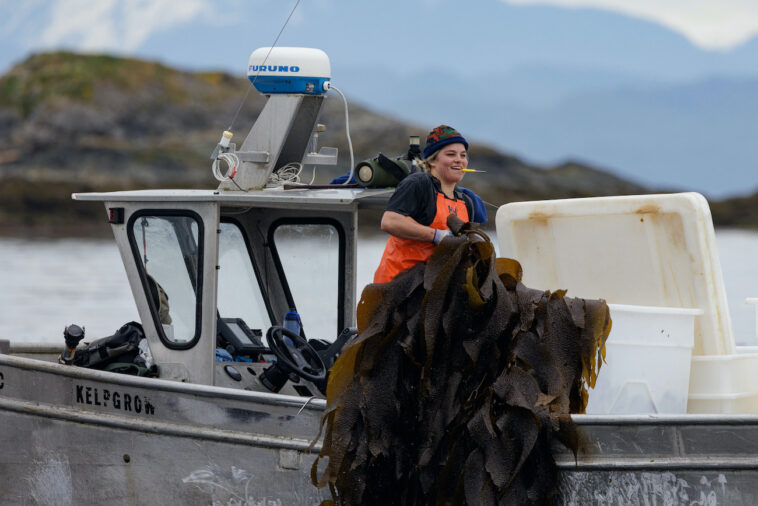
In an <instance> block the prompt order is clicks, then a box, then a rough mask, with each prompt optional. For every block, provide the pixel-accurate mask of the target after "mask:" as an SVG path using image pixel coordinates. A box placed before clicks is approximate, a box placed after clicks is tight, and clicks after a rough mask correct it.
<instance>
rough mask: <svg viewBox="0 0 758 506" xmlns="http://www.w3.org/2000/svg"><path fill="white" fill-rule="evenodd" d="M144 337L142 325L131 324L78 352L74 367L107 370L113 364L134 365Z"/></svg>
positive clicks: (75, 355)
mask: <svg viewBox="0 0 758 506" xmlns="http://www.w3.org/2000/svg"><path fill="white" fill-rule="evenodd" d="M144 337H145V332H144V330H143V329H142V325H140V324H139V323H137V322H129V323H127V324H125V325H123V326H122V327H121V328H120V329H118V330H117V331H116V333H115V334H113V335H112V336H108V337H103V338H100V339H97V340H95V341H92V343H90V344H89V345H88V346H87V347H86V348H84V349H79V350H76V353H74V365H77V366H79V367H89V368H92V369H105V368H106V367H107V366H108V365H109V364H111V363H113V362H124V363H134V362H135V359H136V358H137V356H138V355H139V342H140V340H141V339H144ZM140 360H141V359H140Z"/></svg>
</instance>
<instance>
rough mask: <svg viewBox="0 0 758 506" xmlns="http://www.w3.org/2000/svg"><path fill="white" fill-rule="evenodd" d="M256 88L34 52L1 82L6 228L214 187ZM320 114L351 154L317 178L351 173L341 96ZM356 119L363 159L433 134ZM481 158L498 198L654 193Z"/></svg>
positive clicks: (486, 193)
mask: <svg viewBox="0 0 758 506" xmlns="http://www.w3.org/2000/svg"><path fill="white" fill-rule="evenodd" d="M248 88H249V84H248V82H247V81H246V80H245V79H243V78H238V77H232V76H230V75H228V74H224V73H207V72H206V73H191V72H184V71H179V70H176V69H172V68H170V67H167V66H164V65H161V64H158V63H154V62H146V61H141V60H136V59H124V58H116V57H112V56H102V55H101V56H93V55H80V54H75V53H65V52H58V53H49V54H39V55H35V56H32V57H30V58H29V59H27V60H26V61H25V62H23V63H21V64H19V65H17V66H15V67H14V68H13V69H11V71H9V72H8V73H7V74H5V75H4V76H2V77H0V229H3V228H4V229H5V230H10V229H15V230H18V228H19V227H22V226H24V225H31V226H35V227H39V226H45V224H47V226H49V228H56V227H66V226H69V227H70V225H71V221H72V220H82V219H86V218H87V216H89V217H90V218H93V217H95V216H96V217H97V218H98V219H99V217H100V213H101V210H100V209H97V210H95V209H94V208H92V211H86V212H85V211H83V213H84V214H77V213H78V211H75V212H73V214H72V211H70V210H69V209H71V208H72V205H71V203H70V201H68V199H69V196H70V193H71V191H78V190H94V189H99V190H104V189H125V188H142V187H181V186H192V187H206V188H208V187H215V186H216V182H215V180H214V179H213V177H212V176H211V172H210V160H209V155H210V153H211V151H212V150H213V147H214V146H215V144H216V142H217V141H218V138H219V136H220V133H221V132H222V131H223V130H224V129H225V128H226V127H227V126H228V125H229V123H230V122H231V121H232V118H233V116H234V113H235V111H236V109H237V108H238V106H239V104H240V100H241V99H242V97H243V96H244V95H245V92H246V91H247V90H248ZM263 102H264V99H263V97H261V96H259V95H258V94H257V92H255V91H253V92H252V93H250V95H249V97H248V100H247V101H246V102H245V103H244V106H243V107H242V108H241V110H240V114H239V116H238V118H237V119H236V121H235V122H234V131H235V133H236V134H237V136H236V137H235V140H237V141H238V142H241V140H242V139H243V138H244V136H245V135H246V134H247V131H248V130H249V128H250V126H252V124H253V122H254V120H255V118H256V116H257V114H258V113H259V112H260V109H261V107H262V105H263ZM320 121H321V122H322V123H326V124H327V126H328V130H327V132H325V133H324V134H322V135H321V137H320V143H321V144H322V145H331V146H336V147H338V148H339V149H340V153H341V154H340V165H339V167H338V168H337V169H336V170H332V171H324V170H320V171H319V172H318V174H317V178H316V183H327V182H329V181H330V180H331V178H332V177H334V176H335V175H338V174H343V173H345V172H347V169H348V167H347V165H348V156H347V146H346V141H345V133H344V115H343V112H342V102H341V101H340V100H337V99H335V98H331V97H330V98H328V99H327V102H326V104H325V107H324V111H323V112H322V117H321V119H320ZM350 122H351V134H352V138H353V145H354V147H355V151H356V159H357V160H361V159H365V158H368V157H372V156H375V155H376V154H377V153H378V152H384V153H385V154H387V155H390V156H394V155H399V154H402V153H403V152H405V151H406V150H407V142H408V136H409V135H410V134H415V135H420V136H422V138H423V136H424V135H425V134H426V131H427V129H428V127H414V126H410V125H408V124H405V123H402V122H400V121H397V120H394V119H391V118H388V117H386V116H382V115H379V114H376V113H373V112H371V111H369V110H367V109H365V108H363V107H361V106H359V105H356V104H352V105H351V108H350ZM471 153H472V165H473V166H475V167H476V168H478V169H480V170H485V171H486V173H485V174H477V175H470V176H468V177H467V179H466V183H465V184H466V186H469V187H471V188H472V189H474V190H475V191H477V192H478V193H480V195H482V197H483V198H484V199H485V200H487V201H488V202H491V203H493V204H498V205H499V204H502V203H505V202H506V201H511V200H524V199H542V198H555V197H579V196H591V195H609V194H629V193H641V192H644V191H646V189H645V188H644V187H643V186H640V185H637V184H634V183H630V182H628V181H624V180H623V179H620V178H618V177H616V176H613V175H611V174H608V173H606V172H604V171H601V170H597V169H594V168H591V167H587V166H583V165H581V164H577V163H570V164H563V165H560V166H557V167H554V168H542V167H538V166H534V165H530V164H527V163H524V162H523V161H521V160H519V159H518V158H515V157H513V156H509V155H505V154H502V153H501V152H498V151H496V150H494V149H492V148H488V147H486V146H483V145H481V144H472V146H471ZM30 202H34V205H32V204H30ZM82 209H84V208H82ZM62 210H63V211H62ZM90 212H91V215H89V214H87V213H90ZM93 219H94V218H93ZM50 223H53V224H54V226H52V225H50Z"/></svg>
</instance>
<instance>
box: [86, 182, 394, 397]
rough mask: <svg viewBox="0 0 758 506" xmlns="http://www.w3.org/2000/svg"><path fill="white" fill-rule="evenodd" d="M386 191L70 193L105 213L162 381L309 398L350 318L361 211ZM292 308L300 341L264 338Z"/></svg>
mask: <svg viewBox="0 0 758 506" xmlns="http://www.w3.org/2000/svg"><path fill="white" fill-rule="evenodd" d="M389 193H390V191H388V190H364V189H347V188H345V189H342V188H334V189H320V190H313V189H288V190H285V189H283V188H273V189H266V190H261V191H255V192H240V191H237V192H231V191H220V190H191V191H187V190H181V191H180V190H154V191H126V192H114V193H100V194H98V193H89V194H77V195H75V196H74V198H75V199H76V200H85V201H102V202H103V203H104V205H105V207H106V209H107V210H108V216H109V220H110V223H111V226H112V228H113V233H114V236H115V240H116V243H117V244H118V247H119V250H120V252H121V256H122V260H123V264H124V268H125V270H126V274H127V278H128V280H129V284H130V287H131V290H132V293H133V295H134V300H135V302H136V305H137V309H138V312H139V316H140V319H141V321H142V325H143V328H144V331H145V335H146V338H147V341H148V344H149V347H150V350H151V353H152V356H153V358H154V360H155V362H156V364H158V365H159V371H160V377H161V378H164V379H172V380H177V381H184V382H190V383H197V384H205V385H216V386H224V387H230V388H245V389H248V390H259V389H263V388H264V387H265V388H267V389H268V390H272V391H275V392H281V393H289V394H293V395H304V396H307V397H310V396H312V395H319V392H318V388H319V387H320V388H321V389H322V390H323V383H321V382H320V381H319V379H318V378H321V379H323V375H324V373H325V370H324V368H328V367H329V366H330V365H331V362H330V359H331V360H333V358H332V357H333V355H334V354H335V353H336V352H337V351H339V347H341V345H342V344H344V342H345V340H346V339H347V338H348V337H349V333H348V334H343V331H345V330H346V329H349V328H350V327H353V326H354V325H355V307H356V304H357V296H358V295H357V293H356V261H357V259H356V252H357V246H356V240H357V238H356V233H357V225H358V211H359V209H361V208H370V207H374V206H383V205H384V202H385V201H386V198H387V196H388V194H389ZM291 312H294V313H296V314H297V316H295V315H294V314H290V318H291V319H292V320H293V321H294V322H297V323H299V324H300V325H301V329H300V331H299V332H297V333H299V334H301V335H302V337H303V338H304V339H303V340H302V341H298V342H296V343H294V344H293V342H292V339H294V338H292V337H290V338H288V337H287V336H274V337H272V334H271V333H270V330H271V329H272V327H281V326H284V325H285V321H284V319H285V316H286V315H287V314H288V313H291ZM298 318H299V321H298ZM340 334H343V338H342V340H341V342H339V343H338V344H337V345H334V346H332V348H331V349H330V348H329V345H333V343H335V341H337V338H338V336H340ZM272 339H274V340H276V342H275V343H272V342H271V340H272ZM306 339H307V340H310V341H311V344H310V345H309V344H308V343H307V341H306ZM277 344H278V345H277ZM293 346H294V347H293ZM314 346H315V347H318V348H321V349H320V350H313V349H312V348H313V347H314ZM335 346H336V347H335ZM314 351H317V352H323V353H321V355H322V356H321V357H320V358H321V361H322V362H323V361H325V362H326V364H320V363H319V360H318V359H317V358H316V357H314V353H313V352H314ZM327 351H328V353H326V352H327ZM227 353H228V354H227ZM282 361H285V362H287V365H286V366H285V369H284V370H282V367H281V366H282ZM277 362H278V364H277ZM287 366H290V367H287ZM303 376H305V377H303ZM314 378H316V379H314ZM309 379H310V381H309ZM288 380H290V381H288ZM314 383H315V384H316V385H317V388H315V389H314Z"/></svg>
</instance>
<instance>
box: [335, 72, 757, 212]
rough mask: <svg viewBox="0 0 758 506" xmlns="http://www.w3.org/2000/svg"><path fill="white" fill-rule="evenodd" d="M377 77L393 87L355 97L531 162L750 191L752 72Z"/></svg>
mask: <svg viewBox="0 0 758 506" xmlns="http://www.w3.org/2000/svg"><path fill="white" fill-rule="evenodd" d="M359 75H360V74H359ZM385 79H387V80H388V81H389V82H392V83H394V84H395V85H396V87H395V86H393V87H392V88H382V85H381V84H379V83H378V82H377V83H375V84H374V85H373V87H370V86H367V85H364V89H367V91H366V95H365V96H362V95H359V98H363V99H367V98H368V97H369V96H370V97H373V98H376V99H377V100H376V102H377V103H381V104H385V105H386V110H387V111H389V112H391V113H394V114H396V115H398V116H399V117H401V118H404V119H411V118H413V119H414V120H415V121H417V122H426V123H430V124H433V123H436V122H442V121H447V122H449V123H450V124H453V125H461V126H460V127H459V128H461V129H465V131H466V132H467V134H468V135H469V136H471V137H472V138H476V139H478V140H480V141H483V142H486V143H488V144H491V145H493V146H495V147H497V148H500V149H508V150H509V151H511V152H513V153H517V154H518V155H519V156H521V157H523V158H525V159H527V160H530V161H532V162H533V163H536V164H542V165H552V164H556V163H561V162H562V161H563V160H566V159H572V160H584V161H585V162H586V163H590V164H592V165H599V166H603V167H607V168H608V169H609V170H612V171H613V172H614V173H616V174H617V175H619V176H620V177H624V178H626V179H632V180H635V181H638V182H639V183H640V184H644V185H646V186H653V187H658V186H660V187H679V188H683V189H689V190H696V191H700V192H702V193H705V194H708V195H711V196H713V197H716V198H723V197H725V196H727V195H733V194H735V193H739V194H745V193H747V192H752V191H755V190H756V189H758V178H756V176H755V170H756V168H758V143H755V142H754V141H753V140H752V133H753V132H756V131H758V76H756V77H731V78H728V77H716V78H706V79H701V80H698V81H693V82H688V83H684V84H671V83H666V82H662V81H652V80H647V81H643V80H639V79H637V80H635V78H634V77H632V76H629V75H628V74H620V73H606V72H600V71H580V70H571V69H550V68H534V67H533V68H523V69H518V70H516V71H513V72H510V73H504V74H502V75H499V76H498V75H494V74H493V75H485V76H483V77H482V78H481V79H469V80H468V81H467V80H466V79H463V78H460V77H457V76H455V75H452V74H448V73H426V74H411V75H408V76H404V77H399V76H398V77H394V78H393V77H391V76H386V75H385ZM435 82H436V83H438V85H437V86H435V85H434V83H435ZM441 84H444V86H443V85H441ZM346 87H347V86H346ZM396 88H397V89H402V90H403V92H402V93H397V92H396ZM350 89H353V88H350Z"/></svg>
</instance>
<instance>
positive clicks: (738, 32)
mask: <svg viewBox="0 0 758 506" xmlns="http://www.w3.org/2000/svg"><path fill="white" fill-rule="evenodd" d="M503 1H504V2H505V3H507V4H511V5H552V6H556V7H568V8H581V7H585V8H595V9H602V10H608V11H611V12H618V13H621V14H625V15H627V16H631V17H636V18H639V19H644V20H647V21H653V22H655V23H658V24H660V25H663V26H665V27H667V28H669V29H671V30H674V31H676V32H678V33H680V34H681V35H683V36H684V37H686V38H687V39H688V40H689V41H690V42H692V43H693V44H695V45H696V46H699V47H701V48H703V49H711V50H723V49H731V48H733V47H734V46H736V45H738V44H741V43H743V42H745V41H747V40H748V39H749V38H750V37H752V36H754V35H755V34H756V33H758V1H756V0H722V1H719V0H503Z"/></svg>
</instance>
